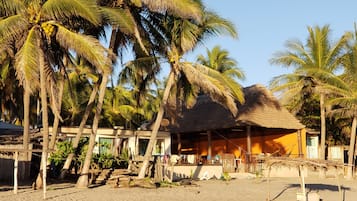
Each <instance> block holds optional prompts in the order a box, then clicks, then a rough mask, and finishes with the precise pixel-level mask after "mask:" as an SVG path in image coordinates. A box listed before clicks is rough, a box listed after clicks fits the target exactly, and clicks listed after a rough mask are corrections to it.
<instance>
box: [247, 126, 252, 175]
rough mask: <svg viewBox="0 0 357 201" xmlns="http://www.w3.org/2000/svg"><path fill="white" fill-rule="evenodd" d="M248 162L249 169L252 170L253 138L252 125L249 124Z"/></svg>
mask: <svg viewBox="0 0 357 201" xmlns="http://www.w3.org/2000/svg"><path fill="white" fill-rule="evenodd" d="M246 159H247V161H246V162H247V164H248V171H250V163H251V161H252V140H251V126H247V155H246Z"/></svg>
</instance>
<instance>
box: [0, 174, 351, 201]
mask: <svg viewBox="0 0 357 201" xmlns="http://www.w3.org/2000/svg"><path fill="white" fill-rule="evenodd" d="M305 182H306V187H307V191H308V192H309V193H310V194H311V195H312V194H313V193H315V192H317V193H318V195H319V196H320V198H321V199H322V200H323V201H339V200H344V201H354V200H357V182H356V181H355V180H352V181H348V180H344V179H341V180H340V183H341V185H342V194H340V193H339V191H338V187H337V186H338V185H337V184H338V182H337V180H336V179H333V178H328V179H319V178H305ZM194 184H195V185H182V186H173V187H160V188H154V189H147V188H140V187H131V188H114V187H113V186H112V185H103V186H98V187H94V188H86V189H77V188H75V187H74V185H75V184H73V183H68V182H67V183H61V184H49V185H48V191H47V200H53V201H57V200H58V201H63V200H65V201H67V200H71V201H77V200H78V201H79V200H83V201H84V200H85V201H100V200H105V201H111V200H113V201H115V200H118V201H148V200H149V201H150V200H155V201H171V200H173V201H176V200H177V201H182V200H190V201H211V200H212V201H216V200H222V201H223V200H224V201H229V200H232V201H233V200H234V201H255V200H256V201H265V200H267V196H268V193H269V189H270V199H271V200H274V201H294V200H297V195H296V193H297V192H298V191H300V184H299V179H298V178H272V179H271V180H270V185H269V186H268V182H267V179H266V178H236V179H232V180H230V181H223V180H207V181H195V182H194ZM340 196H342V199H340ZM42 199H43V191H42V190H33V189H32V188H31V187H30V186H21V187H20V189H19V191H18V194H17V195H14V194H13V191H12V189H11V188H10V187H9V186H0V201H2V200H4V201H5V200H6V201H9V200H11V201H12V200H14V201H17V200H19V201H20V200H23V201H38V200H42Z"/></svg>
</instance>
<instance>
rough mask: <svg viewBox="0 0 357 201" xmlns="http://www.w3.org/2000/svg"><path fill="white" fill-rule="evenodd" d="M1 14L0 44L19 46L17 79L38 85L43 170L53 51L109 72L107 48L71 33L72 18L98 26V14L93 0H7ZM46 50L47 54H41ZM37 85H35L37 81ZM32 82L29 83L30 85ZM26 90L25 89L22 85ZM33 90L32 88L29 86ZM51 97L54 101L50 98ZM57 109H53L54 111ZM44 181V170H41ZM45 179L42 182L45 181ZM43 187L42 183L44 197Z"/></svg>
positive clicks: (52, 74) (83, 36)
mask: <svg viewBox="0 0 357 201" xmlns="http://www.w3.org/2000/svg"><path fill="white" fill-rule="evenodd" d="M0 9H1V13H6V14H7V15H6V16H5V17H3V18H1V20H0V38H1V39H2V40H0V46H8V45H9V44H15V47H18V49H17V53H16V56H15V67H16V72H17V75H18V79H19V80H20V82H21V83H23V84H24V85H25V86H27V85H28V86H31V87H36V88H40V89H41V90H40V91H41V93H40V94H41V105H42V121H43V122H42V123H43V154H42V159H43V169H44V170H45V169H46V162H47V152H48V141H49V139H48V117H47V115H48V113H47V95H54V93H52V89H54V87H52V86H54V82H50V84H48V82H47V81H46V80H53V81H54V80H55V78H54V71H55V69H53V68H52V66H57V65H58V63H56V59H53V58H58V56H57V54H58V52H57V51H56V50H57V49H58V47H61V48H60V49H61V50H67V52H69V50H73V51H74V52H75V53H76V54H77V55H80V56H81V57H83V58H85V59H86V60H88V61H89V62H90V63H92V64H93V65H95V66H96V67H97V68H99V69H100V70H101V71H103V72H105V71H108V70H106V69H108V68H110V66H111V61H110V59H108V51H107V50H106V49H105V48H104V47H103V46H102V45H101V44H100V43H99V41H98V40H97V39H95V38H93V37H91V36H86V35H83V34H80V33H76V32H73V31H72V29H70V28H71V26H75V25H77V24H78V23H77V24H76V23H75V19H78V20H81V22H85V23H89V24H93V25H95V26H98V25H99V23H100V17H99V14H98V12H96V11H97V7H96V1H94V0H89V1H85V2H83V1H79V0H73V1H56V0H48V1H39V0H32V1H6V2H3V3H2V4H1V7H0ZM44 52H46V54H45V53H44ZM67 52H66V53H67ZM37 80H39V81H40V84H37V85H36V83H38V81H37ZM30 83H31V85H30ZM25 89H26V88H25ZM31 90H34V89H31ZM50 100H55V98H54V97H51V99H50ZM57 111H58V110H53V112H54V113H55V114H56V113H57ZM43 180H44V181H46V171H43ZM45 183H46V182H44V184H45ZM45 192H46V186H45V185H44V196H45Z"/></svg>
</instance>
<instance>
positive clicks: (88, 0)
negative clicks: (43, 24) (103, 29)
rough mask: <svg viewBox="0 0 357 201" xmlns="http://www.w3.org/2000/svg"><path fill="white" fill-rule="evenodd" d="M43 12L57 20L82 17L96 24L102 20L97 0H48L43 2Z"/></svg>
mask: <svg viewBox="0 0 357 201" xmlns="http://www.w3.org/2000/svg"><path fill="white" fill-rule="evenodd" d="M42 12H43V13H44V15H47V16H48V17H49V19H56V20H57V21H62V20H63V18H65V19H71V18H72V17H81V18H83V19H86V20H88V21H89V22H91V23H92V24H93V25H96V26H97V25H99V24H100V21H101V19H100V15H99V12H98V7H97V4H96V1H95V0H48V1H46V2H45V3H44V4H43V6H42Z"/></svg>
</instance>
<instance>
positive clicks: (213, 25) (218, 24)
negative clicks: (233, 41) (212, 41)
mask: <svg viewBox="0 0 357 201" xmlns="http://www.w3.org/2000/svg"><path fill="white" fill-rule="evenodd" d="M203 17H204V19H203V23H202V26H203V27H205V33H206V34H209V35H212V34H213V35H228V36H231V37H233V38H238V33H237V31H236V29H235V26H234V24H233V23H232V22H231V21H229V20H226V19H224V18H222V17H220V16H219V15H217V14H216V13H214V12H212V11H205V12H204V16H203Z"/></svg>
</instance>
